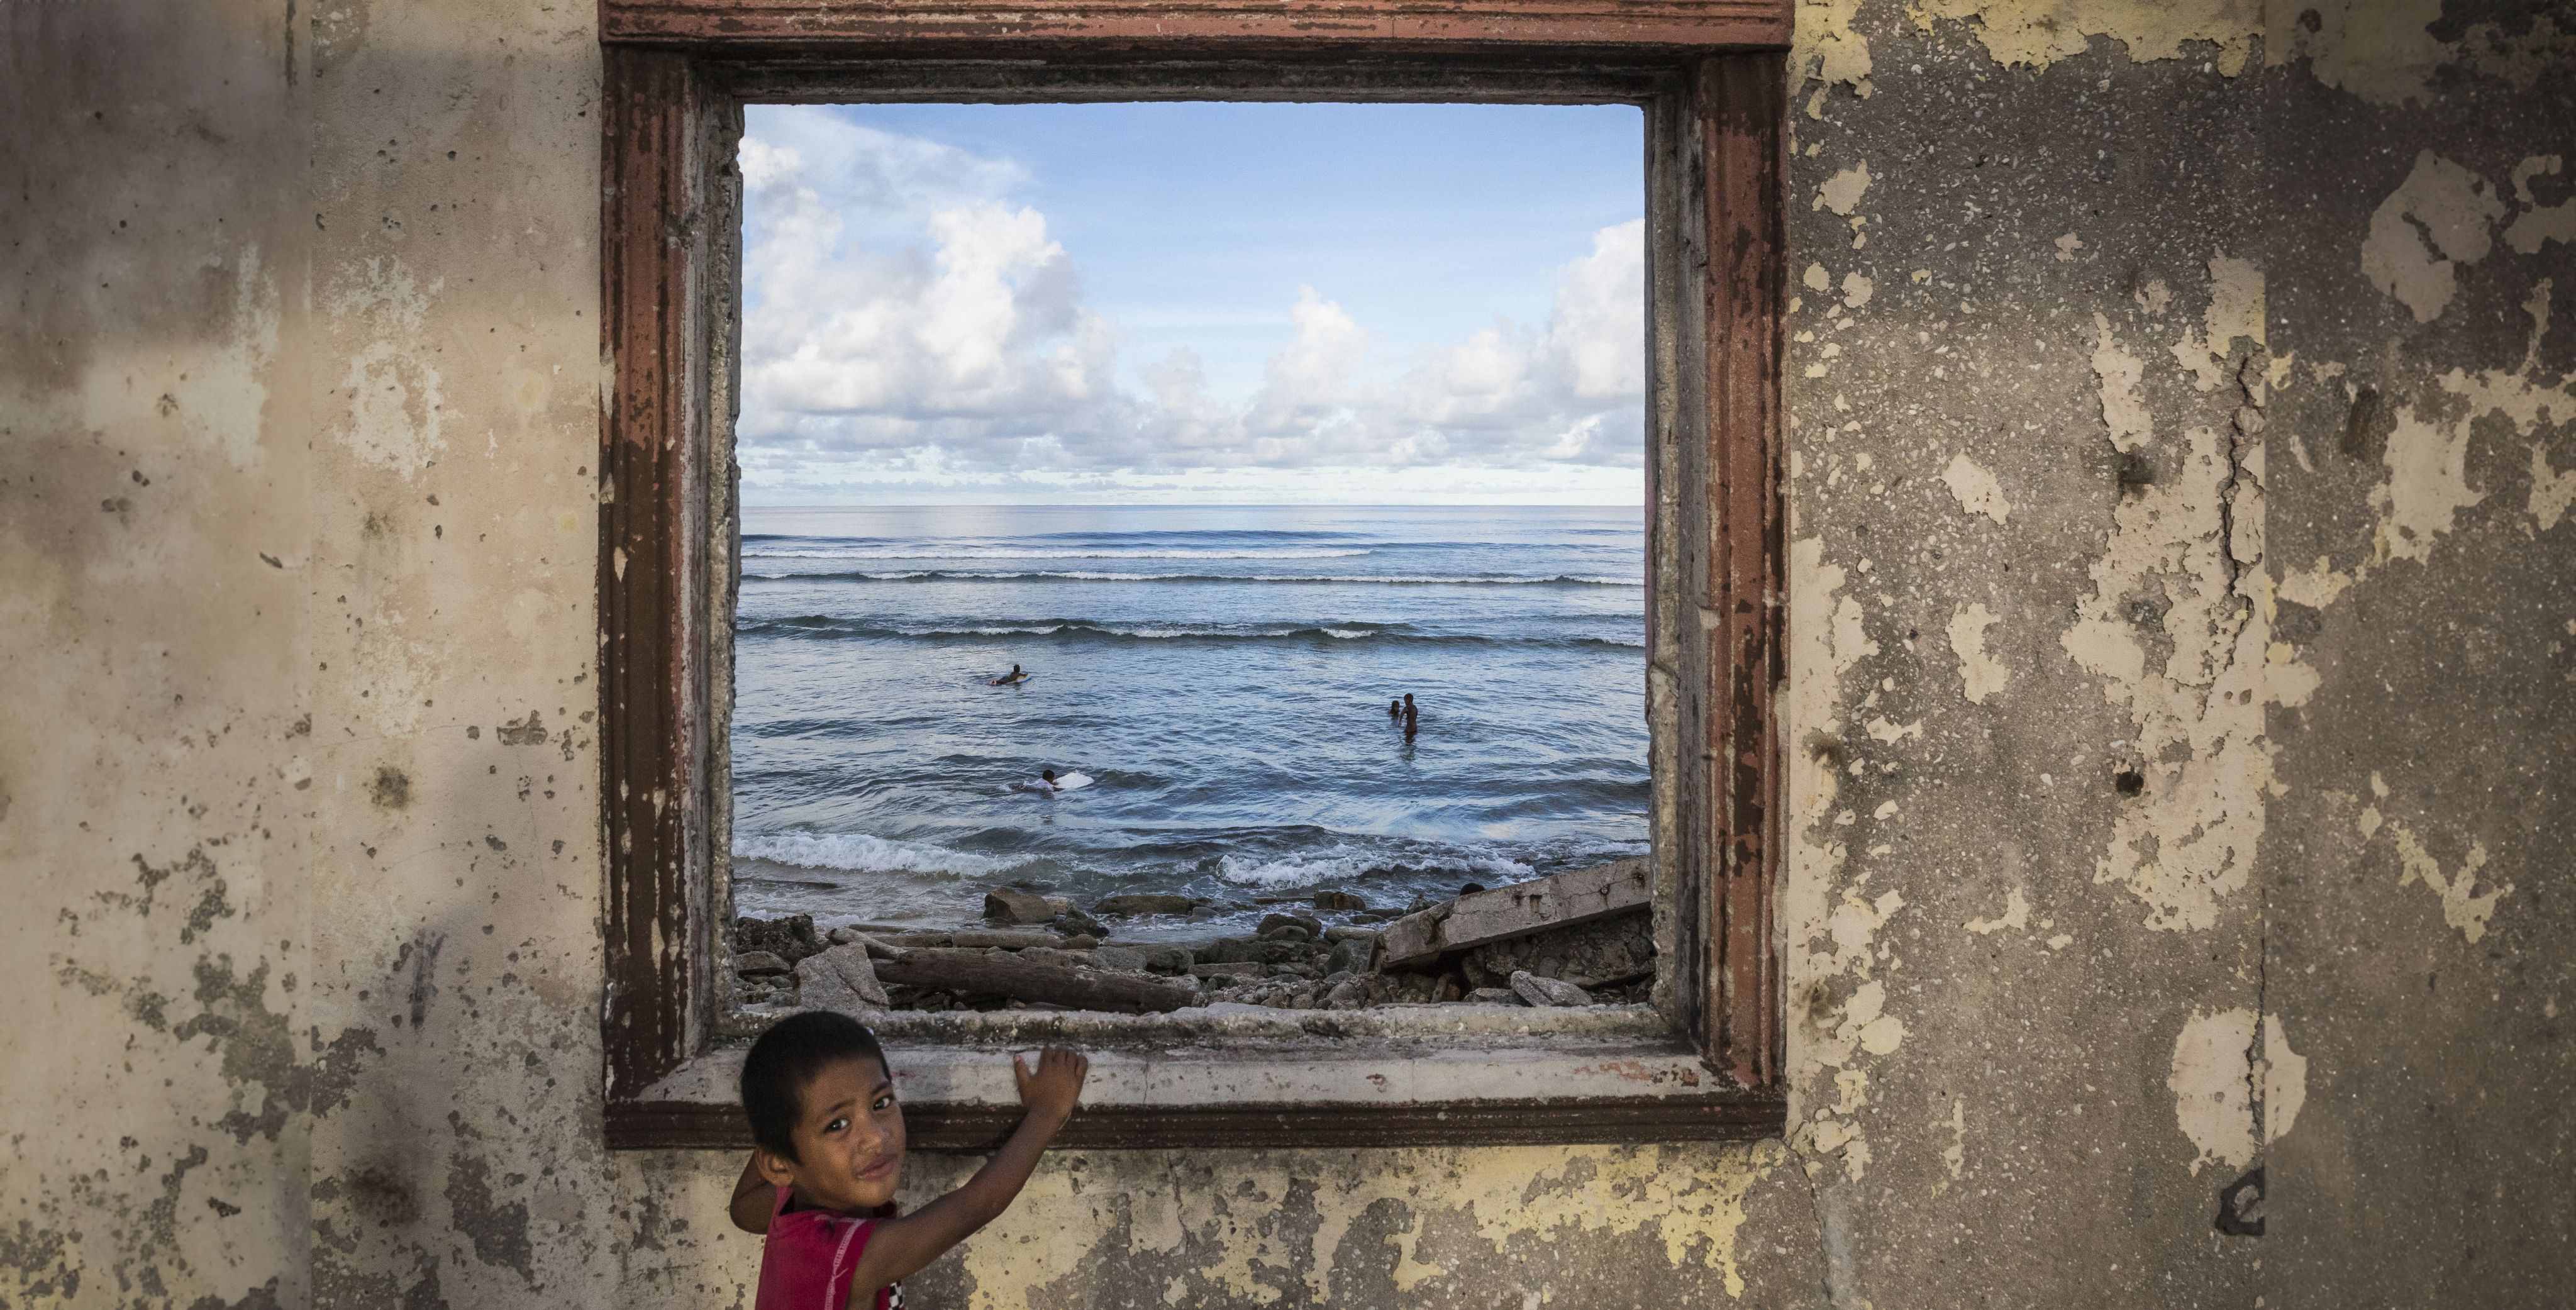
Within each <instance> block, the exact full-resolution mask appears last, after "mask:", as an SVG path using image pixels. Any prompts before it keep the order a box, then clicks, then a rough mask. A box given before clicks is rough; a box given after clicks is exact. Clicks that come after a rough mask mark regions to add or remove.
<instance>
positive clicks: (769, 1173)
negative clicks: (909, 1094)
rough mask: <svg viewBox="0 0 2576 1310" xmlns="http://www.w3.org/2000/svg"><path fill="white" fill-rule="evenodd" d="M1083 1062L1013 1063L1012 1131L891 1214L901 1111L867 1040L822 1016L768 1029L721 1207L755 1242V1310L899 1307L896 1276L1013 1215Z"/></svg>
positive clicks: (1076, 1090)
mask: <svg viewBox="0 0 2576 1310" xmlns="http://www.w3.org/2000/svg"><path fill="white" fill-rule="evenodd" d="M1090 1067H1091V1062H1090V1061H1089V1060H1087V1059H1085V1058H1083V1057H1082V1056H1081V1055H1080V1054H1078V1053H1077V1052H1075V1051H1073V1050H1072V1049H1070V1048H1068V1047H1063V1046H1050V1047H1047V1048H1046V1049H1045V1050H1044V1051H1043V1052H1041V1053H1040V1054H1039V1056H1038V1067H1037V1071H1036V1072H1035V1073H1031V1072H1030V1071H1029V1066H1028V1062H1027V1060H1026V1059H1025V1058H1023V1057H1021V1056H1017V1055H1014V1056H1012V1057H1011V1069H1012V1072H1013V1073H1015V1074H1016V1075H1018V1077H1019V1084H1020V1104H1021V1105H1022V1106H1025V1107H1026V1108H1027V1113H1026V1114H1025V1115H1024V1116H1022V1118H1021V1119H1020V1126H1019V1128H1018V1129H1017V1130H1016V1131H1014V1132H1013V1133H1012V1134H1011V1137H1010V1140H1009V1141H1006V1142H1004V1143H1002V1148H1001V1149H1000V1150H998V1151H995V1152H994V1153H993V1158H992V1159H990V1160H987V1161H985V1162H984V1167H983V1168H981V1169H978V1170H976V1171H975V1176H974V1177H973V1178H970V1179H968V1180H966V1185H965V1186H963V1187H960V1188H958V1189H957V1190H956V1191H953V1192H950V1193H949V1194H948V1195H946V1196H943V1197H940V1198H939V1199H937V1200H935V1201H932V1202H931V1203H929V1204H928V1205H925V1206H923V1207H921V1208H920V1209H919V1210H916V1211H914V1212H912V1213H911V1214H908V1215H902V1216H900V1217H897V1216H896V1215H895V1204H894V1193H895V1187H896V1185H897V1184H899V1183H900V1182H901V1181H902V1179H903V1148H904V1140H903V1107H902V1106H900V1105H898V1104H896V1103H895V1099H894V1080H893V1078H892V1077H891V1076H890V1075H889V1074H888V1073H887V1072H886V1063H885V1052H884V1051H882V1050H880V1049H878V1046H877V1039H876V1034H874V1033H872V1032H869V1031H868V1030H867V1029H866V1028H865V1027H863V1026H861V1025H860V1023H859V1021H858V1020H856V1019H853V1018H851V1017H849V1016H848V1015H846V1014H834V1013H831V1012H829V1011H822V1010H809V1011H806V1012H805V1013H803V1014H793V1015H789V1016H788V1017H786V1018H785V1019H781V1020H779V1021H778V1023H777V1025H776V1026H774V1027H772V1028H771V1029H770V1030H769V1031H768V1032H765V1033H763V1034H761V1037H760V1040H759V1041H757V1042H755V1043H753V1044H752V1048H751V1054H750V1056H749V1057H748V1058H746V1059H745V1060H744V1061H743V1064H742V1108H743V1113H744V1115H745V1116H746V1117H748V1118H749V1119H750V1120H751V1136H752V1140H753V1141H754V1142H756V1143H758V1145H757V1146H756V1147H755V1148H754V1149H753V1150H752V1153H751V1162H750V1163H749V1164H747V1165H745V1166H743V1171H742V1181H741V1182H739V1183H736V1184H735V1185H734V1189H733V1207H732V1210H733V1222H734V1226H735V1227H737V1228H740V1229H742V1230H743V1231H744V1232H747V1233H761V1234H764V1235H765V1240H764V1241H763V1242H762V1244H761V1250H760V1293H759V1296H758V1297H757V1298H756V1299H755V1300H754V1301H753V1302H752V1304H753V1306H754V1307H755V1310H844V1308H845V1307H846V1310H901V1307H902V1305H903V1286H902V1283H901V1281H900V1280H902V1279H903V1278H904V1277H906V1276H908V1275H910V1274H912V1273H914V1272H915V1271H917V1270H919V1269H921V1268H922V1267H923V1266H925V1265H927V1264H929V1263H930V1262H931V1261H933V1260H936V1259H938V1258H939V1257H940V1256H941V1255H943V1254H945V1253H946V1252H947V1250H948V1248H950V1247H952V1246H955V1245H957V1244H958V1243H959V1242H962V1241H964V1240H966V1237H967V1235H968V1234H970V1233H973V1232H974V1231H975V1230H976V1229H978V1228H981V1227H983V1226H984V1225H986V1224H988V1223H991V1222H992V1221H993V1220H994V1219H996V1218H998V1217H1000V1215H1001V1213H1002V1211H1004V1210H1006V1209H1009V1208H1010V1205H1011V1199H1012V1198H1013V1197H1016V1196H1018V1195H1019V1194H1020V1188H1021V1186H1022V1185H1023V1184H1025V1183H1027V1182H1028V1180H1029V1174H1030V1173H1031V1172H1032V1171H1034V1170H1035V1169H1036V1168H1037V1164H1038V1156H1039V1154H1040V1153H1041V1152H1043V1151H1045V1150H1046V1145H1047V1143H1048V1141H1050V1140H1052V1139H1053V1138H1054V1137H1055V1134H1056V1130H1057V1129H1060V1128H1062V1127H1064V1121H1065V1119H1066V1117H1067V1116H1069V1115H1071V1114H1072V1113H1073V1106H1074V1102H1075V1101H1077V1100H1079V1099H1080V1098H1081V1096H1082V1078H1083V1074H1084V1073H1085V1072H1087V1071H1088V1070H1089V1069H1090Z"/></svg>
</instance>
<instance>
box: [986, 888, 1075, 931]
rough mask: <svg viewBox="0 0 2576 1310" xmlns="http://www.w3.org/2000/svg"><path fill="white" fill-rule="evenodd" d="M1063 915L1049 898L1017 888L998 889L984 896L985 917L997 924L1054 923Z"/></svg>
mask: <svg viewBox="0 0 2576 1310" xmlns="http://www.w3.org/2000/svg"><path fill="white" fill-rule="evenodd" d="M1061 913H1063V911H1062V910H1059V909H1057V908H1056V907H1055V906H1054V905H1053V904H1050V903H1049V902H1048V900H1047V898H1045V897H1043V896H1040V895H1038V894H1037V893H1036V892H1024V891H1021V890H1020V889H1019V888H1017V887H996V888H994V889H993V890H991V891H989V892H986V893H985V894H984V917H985V918H987V919H991V920H993V921H994V922H996V923H1053V922H1054V921H1055V916H1057V915H1058V914H1061Z"/></svg>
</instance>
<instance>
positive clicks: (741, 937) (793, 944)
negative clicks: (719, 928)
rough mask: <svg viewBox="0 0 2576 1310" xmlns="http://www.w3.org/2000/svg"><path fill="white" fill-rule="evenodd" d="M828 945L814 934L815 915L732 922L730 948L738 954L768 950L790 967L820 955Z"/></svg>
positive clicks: (747, 919)
mask: <svg viewBox="0 0 2576 1310" xmlns="http://www.w3.org/2000/svg"><path fill="white" fill-rule="evenodd" d="M829 944H830V943H828V942H826V941H824V940H823V937H822V934H820V933H817V932H815V931H814V916H813V915H810V914H793V915H789V916H788V917H786V918H784V919H753V918H747V917H746V918H741V919H736V920H734V921H733V948H734V949H735V950H736V951H740V952H746V953H747V952H751V951H767V952H769V953H770V954H772V955H775V956H777V957H778V958H779V959H782V960H785V961H786V962H788V963H789V964H794V963H796V962H797V961H798V960H801V959H804V958H805V957H806V956H808V955H820V954H822V953H823V948H824V947H825V946H827V945H829Z"/></svg>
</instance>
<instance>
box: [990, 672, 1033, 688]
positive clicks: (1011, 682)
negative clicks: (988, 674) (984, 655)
mask: <svg viewBox="0 0 2576 1310" xmlns="http://www.w3.org/2000/svg"><path fill="white" fill-rule="evenodd" d="M1036 676H1038V675H1036V674H1034V673H1028V672H1022V673H1021V674H1020V676H1018V677H1016V678H990V679H987V680H986V681H985V683H984V685H985V686H987V687H1016V686H1019V685H1020V684H1021V683H1023V682H1026V681H1028V680H1029V679H1031V678H1034V677H1036Z"/></svg>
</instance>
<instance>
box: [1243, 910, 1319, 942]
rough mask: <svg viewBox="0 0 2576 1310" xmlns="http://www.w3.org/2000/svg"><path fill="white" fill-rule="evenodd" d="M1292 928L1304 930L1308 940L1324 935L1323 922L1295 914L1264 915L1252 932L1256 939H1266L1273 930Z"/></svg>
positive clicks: (1312, 917) (1308, 916) (1305, 915)
mask: <svg viewBox="0 0 2576 1310" xmlns="http://www.w3.org/2000/svg"><path fill="white" fill-rule="evenodd" d="M1292 926H1293V927H1298V928H1303V929H1305V930H1306V936H1307V938H1308V939H1309V940H1311V939H1313V938H1317V937H1321V936H1323V935H1324V921H1323V920H1321V919H1318V918H1316V917H1315V916H1314V915H1311V914H1297V913H1289V914H1265V915H1263V916H1261V922H1260V924H1259V925H1257V926H1256V927H1254V928H1253V930H1252V932H1253V935H1254V936H1256V937H1267V936H1269V935H1270V933H1271V931H1272V930H1273V929H1277V928H1286V927H1292Z"/></svg>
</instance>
